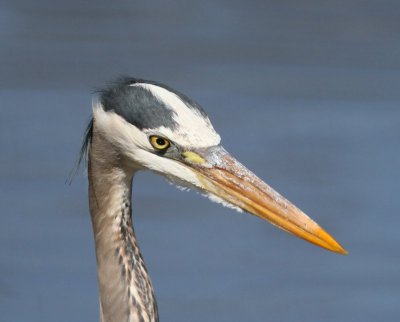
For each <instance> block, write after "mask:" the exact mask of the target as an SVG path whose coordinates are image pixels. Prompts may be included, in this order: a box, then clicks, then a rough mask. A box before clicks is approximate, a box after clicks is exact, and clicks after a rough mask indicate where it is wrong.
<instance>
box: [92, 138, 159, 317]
mask: <svg viewBox="0 0 400 322" xmlns="http://www.w3.org/2000/svg"><path fill="white" fill-rule="evenodd" d="M113 151H114V150H113V149H112V147H111V146H110V144H109V143H107V141H106V140H105V139H104V138H102V137H101V134H99V133H96V131H94V133H93V137H92V144H91V149H90V155H89V204H90V213H91V219H92V225H93V233H94V239H95V247H96V259H97V273H98V282H99V291H100V314H101V321H102V322H109V321H115V322H139V321H140V322H147V321H148V322H156V321H158V311H157V304H156V300H155V297H154V291H153V287H152V284H151V281H150V278H149V276H148V273H147V270H146V267H145V264H144V261H143V258H142V255H141V253H140V249H139V246H138V244H137V241H136V237H135V233H134V230H133V226H132V213H131V191H132V178H133V172H132V171H127V170H126V169H124V168H123V167H122V166H121V162H120V161H119V159H120V158H119V156H118V155H117V154H116V153H115V152H113Z"/></svg>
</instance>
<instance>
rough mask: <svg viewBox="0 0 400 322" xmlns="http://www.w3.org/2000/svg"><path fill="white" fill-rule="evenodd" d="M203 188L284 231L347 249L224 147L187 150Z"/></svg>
mask: <svg viewBox="0 0 400 322" xmlns="http://www.w3.org/2000/svg"><path fill="white" fill-rule="evenodd" d="M182 156H183V157H184V159H185V163H186V165H188V166H190V168H191V169H193V170H194V171H195V173H196V175H197V177H198V179H199V181H200V182H201V184H202V186H203V187H202V188H203V189H204V190H205V191H207V192H208V193H211V194H213V195H215V196H217V197H219V198H221V199H223V200H225V201H226V202H228V203H230V204H233V205H235V206H237V207H239V208H241V209H243V210H245V211H247V212H249V213H251V214H253V215H256V216H258V217H260V218H263V219H265V220H267V221H269V222H270V223H271V224H273V225H275V226H277V227H279V228H280V229H283V230H284V231H286V232H288V233H290V234H293V235H295V236H297V237H299V238H302V239H304V240H306V241H308V242H310V243H313V244H315V245H317V246H320V247H322V248H325V249H328V250H330V251H333V252H336V253H340V254H347V251H346V250H345V249H344V248H343V247H342V246H341V245H340V244H339V243H338V242H337V241H336V240H335V239H334V238H333V237H331V236H330V235H329V234H328V233H327V232H325V230H324V229H322V228H321V227H320V226H319V225H318V224H317V223H316V222H314V221H313V220H312V219H311V218H310V217H308V216H307V215H306V214H305V213H303V212H302V211H301V210H300V209H298V208H297V207H296V206H295V205H293V204H292V203H291V202H290V201H288V200H286V199H285V198H284V197H282V196H281V195H280V194H279V193H277V192H276V191H275V190H273V189H272V188H271V187H270V186H268V185H267V184H266V183H265V182H263V181H262V180H261V179H259V178H258V177H257V176H256V175H255V174H253V173H252V172H251V171H249V170H248V169H247V168H246V167H244V166H243V165H242V164H240V163H239V162H238V161H237V160H236V159H235V158H233V157H232V156H231V155H229V153H227V152H226V151H225V150H224V149H223V148H222V147H220V146H217V147H212V148H209V149H205V150H202V151H201V150H199V151H196V152H192V151H190V152H189V151H188V152H184V153H183V154H182Z"/></svg>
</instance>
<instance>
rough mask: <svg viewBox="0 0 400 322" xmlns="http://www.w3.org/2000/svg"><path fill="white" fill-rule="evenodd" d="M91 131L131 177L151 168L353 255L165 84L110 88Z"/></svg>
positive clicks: (96, 106) (129, 82)
mask: <svg viewBox="0 0 400 322" xmlns="http://www.w3.org/2000/svg"><path fill="white" fill-rule="evenodd" d="M93 131H94V132H93ZM92 133H93V135H96V133H98V134H99V135H101V136H102V138H103V139H105V140H107V141H108V142H109V143H110V146H112V148H113V150H114V151H113V152H114V153H115V154H116V155H118V158H119V160H120V162H121V166H123V167H125V168H126V170H127V171H132V172H134V171H136V170H139V169H149V170H152V171H154V172H156V173H159V174H161V175H163V176H165V177H167V178H168V179H169V180H170V181H173V182H174V183H177V184H178V185H180V186H185V187H190V188H196V189H198V190H199V191H201V192H202V193H203V194H204V195H207V196H208V197H209V198H210V199H211V200H213V201H218V202H221V203H222V204H224V205H226V206H230V207H232V208H235V209H236V210H239V211H242V210H244V211H246V212H249V213H251V214H254V215H256V216H258V217H261V218H263V219H265V220H267V221H269V222H271V223H272V224H274V225H276V226H278V227H279V228H281V229H283V230H285V231H287V232H289V233H291V234H293V235H296V236H298V237H300V238H302V239H305V240H307V241H309V242H311V243H313V244H315V245H318V246H320V247H323V248H326V249H328V250H331V251H334V252H337V253H342V254H345V253H346V251H345V250H344V249H343V247H342V246H341V245H340V244H339V243H337V242H336V241H335V240H334V239H333V238H332V237H331V236H330V235H329V234H328V233H326V232H325V231H324V230H323V229H322V228H321V227H320V226H319V225H318V224H316V223H315V222H314V221H313V220H312V219H310V218H309V217H308V216H307V215H305V214H304V213H303V212H302V211H301V210H299V209H298V208H296V207H295V206H294V205H293V204H292V203H291V202H289V201H288V200H286V199H285V198H284V197H282V196H281V195H280V194H278V193H277V192H276V191H274V190H273V189H272V188H271V187H269V186H268V185H267V184H266V183H265V182H263V181H262V180H260V179H259V178H258V177H257V176H256V175H254V174H253V173H252V172H251V171H249V170H248V169H247V168H246V167H244V166H243V165H242V164H240V163H239V162H238V161H237V160H236V159H235V158H233V157H232V156H231V155H230V154H229V153H228V152H227V151H226V150H225V149H224V148H223V147H222V146H221V139H220V136H219V135H218V134H217V133H216V131H215V130H214V128H213V126H212V124H211V122H210V120H209V118H208V116H207V114H206V113H205V112H204V110H203V109H202V107H201V106H200V105H198V104H197V103H195V102H194V101H192V100H191V99H189V98H188V97H187V96H185V95H183V94H181V93H179V92H177V91H175V90H173V89H171V88H169V87H167V86H165V85H162V84H159V83H156V82H152V81H145V80H138V79H123V80H120V81H118V82H117V83H116V84H114V85H113V86H111V87H109V88H107V89H105V90H103V91H102V92H101V95H100V97H99V99H97V100H95V101H94V103H93V121H92V128H91V129H90V131H89V132H88V138H87V141H86V142H89V140H90V135H92Z"/></svg>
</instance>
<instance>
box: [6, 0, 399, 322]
mask: <svg viewBox="0 0 400 322" xmlns="http://www.w3.org/2000/svg"><path fill="white" fill-rule="evenodd" d="M399 35H400V2H399V1H397V0H396V1H390V0H384V1H372V0H370V1H368V0H367V1H344V0H343V1H340V0H333V1H320V0H318V1H317V0H315V1H313V0H301V1H294V0H293V1H202V2H200V1H198V2H188V1H173V2H167V1H156V2H154V1H147V2H146V1H141V2H138V1H132V0H131V1H120V0H118V1H105V0H101V1H91V2H84V1H77V0H70V1H61V0H37V1H27V0H13V1H11V0H9V1H2V2H1V3H0V43H1V44H0V151H1V152H0V204H1V211H0V213H1V224H0V312H1V313H0V320H1V321H7V322H8V321H58V322H62V321H65V322H70V321H96V320H97V319H98V298H97V281H96V266H95V257H94V247H93V238H92V231H91V225H90V219H89V214H88V206H87V194H86V179H85V177H84V174H83V173H80V174H78V176H77V177H76V178H75V180H74V181H73V183H72V185H65V184H64V182H65V180H66V178H67V177H68V175H69V172H70V170H71V168H72V167H73V164H74V162H75V160H76V157H77V153H78V150H79V146H80V142H81V137H82V133H83V130H84V127H85V124H86V122H87V120H88V119H89V115H90V111H91V108H90V105H91V94H92V92H93V90H95V89H96V88H97V87H99V86H102V85H103V84H105V83H107V82H108V81H110V80H112V79H113V78H115V77H116V76H119V75H121V74H126V75H133V76H136V77H142V78H147V79H154V80H158V81H162V82H165V83H168V84H169V85H171V86H172V87H175V88H177V89H178V90H180V91H182V92H184V93H186V94H187V95H189V96H191V97H192V98H194V99H195V100H197V101H198V102H200V103H201V104H202V105H203V107H204V108H205V109H206V110H207V112H208V113H209V115H210V118H211V120H212V121H213V123H214V126H215V128H216V129H217V131H219V133H220V134H221V136H222V138H223V143H224V145H225V147H226V148H227V149H228V150H229V151H230V152H231V153H232V154H233V155H235V156H236V157H237V158H238V159H239V160H241V161H242V162H243V163H244V164H246V165H247V166H248V167H249V168H250V169H252V170H253V171H254V172H255V173H257V174H258V175H259V176H260V177H261V178H263V179H265V180H266V181H267V182H268V183H269V184H271V185H272V186H273V187H275V188H276V189H277V190H278V191H280V192H281V193H283V194H284V195H285V196H287V197H288V198H289V199H290V200H292V201H293V202H294V203H296V204H297V205H298V206H299V207H300V208H302V209H303V210H304V211H305V212H307V213H308V214H310V215H311V216H312V217H313V218H315V219H316V220H317V221H318V222H319V223H320V224H321V225H322V226H323V227H325V228H326V229H327V230H328V231H329V232H330V233H332V234H333V235H334V236H335V237H336V238H337V239H338V240H339V241H340V242H342V243H343V245H345V246H346V248H347V249H348V250H349V251H350V255H349V256H347V257H344V256H339V255H335V254H332V253H329V252H326V251H323V250H321V249H319V248H317V247H314V246H312V245H310V244H307V243H305V242H303V241H301V240H298V239H295V238H293V237H291V236H289V235H287V234H285V233H283V232H281V231H279V230H277V229H276V228H274V227H272V226H271V225H269V224H267V223H265V222H263V221H261V220H259V219H258V218H256V217H252V216H249V215H245V214H238V213H235V212H233V211H232V210H230V209H227V208H223V207H220V206H219V205H217V204H213V203H210V202H209V201H208V200H206V199H204V198H202V197H200V196H199V195H197V194H195V193H193V192H191V193H187V192H185V193H183V192H180V191H179V190H177V189H174V188H173V187H172V186H170V185H168V184H167V183H165V181H164V180H163V179H162V178H160V177H157V176H155V175H153V174H151V173H142V174H140V175H138V177H137V178H136V185H135V187H134V222H135V229H136V232H137V235H138V238H139V240H140V244H141V247H142V251H143V253H144V257H145V260H146V262H147V266H148V268H149V271H150V274H151V276H152V280H153V283H154V285H155V290H156V294H157V297H158V301H159V309H160V317H161V320H162V321H171V322H177V321H193V322H200V321H219V322H220V321H281V322H290V321H306V322H342V321H344V322H347V321H349V322H350V321H352V322H353V321H354V322H360V321H363V322H376V321H382V322H383V321H384V322H395V321H396V322H397V321H399V320H400V254H399V250H398V247H399V245H400V234H399V227H400V214H399V210H400V201H399V182H400V171H399V166H400V149H399V142H400V107H399V102H400V90H399V85H400V36H399Z"/></svg>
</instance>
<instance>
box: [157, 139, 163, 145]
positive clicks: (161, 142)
mask: <svg viewBox="0 0 400 322" xmlns="http://www.w3.org/2000/svg"><path fill="white" fill-rule="evenodd" d="M156 143H157V144H158V145H165V140H164V139H163V138H158V139H157V140H156Z"/></svg>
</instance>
